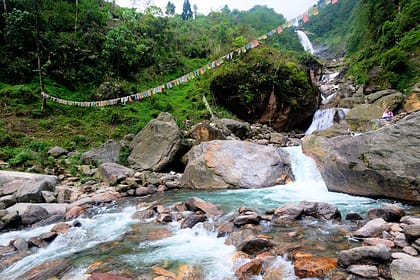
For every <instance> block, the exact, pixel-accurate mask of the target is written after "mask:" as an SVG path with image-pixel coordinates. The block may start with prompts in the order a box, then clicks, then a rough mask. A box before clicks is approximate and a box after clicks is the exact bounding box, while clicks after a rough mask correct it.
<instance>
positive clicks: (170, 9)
mask: <svg viewBox="0 0 420 280" xmlns="http://www.w3.org/2000/svg"><path fill="white" fill-rule="evenodd" d="M165 14H166V15H168V16H173V15H174V14H175V4H174V3H172V2H171V1H168V4H167V5H166V11H165Z"/></svg>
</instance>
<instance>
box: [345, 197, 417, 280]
mask: <svg viewBox="0 0 420 280" xmlns="http://www.w3.org/2000/svg"><path fill="white" fill-rule="evenodd" d="M368 216H369V219H370V220H369V221H368V222H367V223H365V224H364V225H363V226H362V227H361V228H359V229H358V230H356V231H355V232H354V233H353V234H352V238H355V239H357V240H360V241H363V246H360V247H355V248H352V249H349V250H343V251H341V252H340V253H339V256H338V263H339V265H340V266H341V267H343V268H346V270H347V272H349V273H351V274H353V275H356V276H358V277H363V278H368V279H371V278H375V279H377V278H382V279H393V280H405V279H416V278H417V277H418V275H419V273H420V258H419V253H420V218H419V217H416V216H406V215H405V212H404V210H403V209H402V208H400V207H398V206H397V205H390V204H383V205H382V206H381V208H379V209H371V210H370V211H369V212H368Z"/></svg>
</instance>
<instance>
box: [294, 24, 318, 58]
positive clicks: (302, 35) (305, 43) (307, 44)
mask: <svg viewBox="0 0 420 280" xmlns="http://www.w3.org/2000/svg"><path fill="white" fill-rule="evenodd" d="M296 32H297V35H298V37H299V41H300V43H301V44H302V46H303V48H304V49H305V51H309V52H310V53H311V54H314V53H315V51H314V47H313V46H312V43H311V41H310V40H309V38H308V36H307V35H306V33H305V32H303V31H301V30H297V31H296Z"/></svg>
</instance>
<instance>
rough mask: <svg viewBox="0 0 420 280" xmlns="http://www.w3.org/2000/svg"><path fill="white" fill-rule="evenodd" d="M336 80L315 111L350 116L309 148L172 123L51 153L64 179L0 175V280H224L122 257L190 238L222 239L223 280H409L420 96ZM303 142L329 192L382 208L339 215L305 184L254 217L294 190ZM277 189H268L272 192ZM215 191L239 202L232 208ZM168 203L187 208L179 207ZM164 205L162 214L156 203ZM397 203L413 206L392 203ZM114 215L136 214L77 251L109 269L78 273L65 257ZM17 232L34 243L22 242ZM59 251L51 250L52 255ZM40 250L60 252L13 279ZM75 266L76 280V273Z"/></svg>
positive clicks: (233, 126)
mask: <svg viewBox="0 0 420 280" xmlns="http://www.w3.org/2000/svg"><path fill="white" fill-rule="evenodd" d="M341 78H342V76H340V75H337V76H335V77H334V81H332V80H330V79H325V80H323V81H322V84H321V85H320V87H321V90H323V94H324V102H323V103H324V104H323V106H322V108H345V109H348V110H349V112H348V113H347V115H346V116H345V117H344V118H343V117H337V118H336V119H335V121H334V124H333V126H332V127H331V128H329V129H326V130H324V131H322V132H319V131H315V132H314V133H312V134H311V135H307V136H305V137H303V136H304V135H303V134H299V133H287V134H286V133H277V132H275V131H274V130H272V129H271V128H270V127H268V126H263V125H250V124H248V123H244V122H240V121H236V120H230V119H214V120H212V121H204V122H202V123H200V124H197V125H194V126H193V127H187V128H188V131H182V130H181V129H180V128H179V127H178V126H177V124H176V122H175V120H174V118H173V117H172V116H171V115H170V114H168V113H162V114H160V115H159V116H158V117H157V119H155V120H153V121H151V122H150V123H149V124H148V125H147V126H146V127H145V128H144V129H143V130H142V131H140V132H139V133H138V134H137V135H127V136H126V137H125V138H124V139H122V140H121V141H115V140H109V141H108V142H106V143H104V144H103V145H102V146H101V147H98V148H97V149H94V150H92V151H89V152H86V153H84V154H77V153H76V154H75V153H74V152H69V151H66V150H65V149H63V148H61V147H53V148H51V149H50V150H49V152H48V153H49V155H50V156H51V157H54V158H56V161H57V162H60V163H62V167H58V168H55V169H45V170H39V169H37V168H36V167H34V168H33V169H32V171H38V172H42V173H45V174H50V175H40V174H35V173H34V172H13V171H0V209H1V210H0V229H1V230H2V236H1V237H2V240H3V243H2V244H1V246H0V270H1V272H0V276H1V277H6V278H7V279H11V278H10V277H12V279H13V277H15V275H19V276H16V277H18V278H16V279H48V278H51V277H58V278H60V279H160V280H161V279H221V278H218V275H217V272H214V271H212V270H214V269H212V268H209V267H207V266H208V265H206V262H204V263H200V264H197V263H195V262H194V261H190V262H186V263H177V262H174V263H171V265H168V264H167V262H166V261H162V260H156V261H154V262H153V264H147V265H144V266H140V267H136V268H133V267H132V264H127V263H125V262H121V259H120V258H119V257H118V256H119V255H121V256H125V255H126V254H127V251H130V250H133V251H134V252H137V251H136V250H140V249H139V248H138V244H143V242H150V241H152V240H167V239H170V238H171V237H173V236H176V235H178V234H179V232H180V231H182V230H188V229H191V230H193V232H192V234H193V235H192V236H190V237H189V242H190V241H191V242H192V240H194V238H195V237H196V236H201V235H202V234H204V235H205V236H207V235H210V236H211V240H212V241H214V240H219V241H221V242H219V244H218V246H219V247H217V248H218V250H224V249H225V248H230V249H228V253H226V255H224V254H222V255H221V256H218V258H221V261H220V262H222V263H226V264H228V266H229V268H228V272H227V273H225V274H223V275H225V276H224V277H223V279H255V277H257V276H258V277H259V278H258V279H265V280H267V279H295V278H309V277H315V278H324V279H325V278H326V279H335V280H338V279H404V280H405V279H416V277H417V275H418V274H419V273H420V259H419V257H418V254H419V252H420V218H419V216H418V214H419V211H417V210H416V209H417V208H416V207H415V206H413V205H415V204H416V203H418V202H419V201H420V199H419V197H420V194H419V182H418V181H419V178H418V174H417V172H418V170H419V168H420V167H419V163H420V160H419V159H420V155H419V151H418V149H416V147H417V146H418V143H419V142H418V141H419V139H420V136H419V135H418V133H419V131H420V129H419V127H418V124H419V123H420V121H419V117H420V111H419V109H420V108H419V104H420V102H419V100H420V98H419V93H420V91H419V90H418V88H419V86H418V85H417V86H416V87H414V88H413V90H412V92H411V93H410V94H409V95H408V96H407V97H406V98H404V97H402V95H401V94H400V93H398V92H395V91H392V90H388V91H382V92H381V91H376V92H370V91H369V90H366V89H364V88H358V87H357V86H354V85H353V84H352V83H349V82H347V81H342V82H339V81H338V82H337V79H341ZM332 83H334V84H332ZM322 86H323V87H324V88H322ZM384 106H387V107H390V106H391V107H392V110H393V111H394V112H395V113H396V115H397V116H396V117H395V118H394V119H393V120H391V121H389V122H388V121H383V120H381V119H380V118H381V116H380V114H381V113H382V111H383V109H384V108H383V107H384ZM337 112H338V110H337ZM302 137H303V140H302ZM302 143H303V149H304V151H305V153H307V154H308V155H310V156H311V157H313V158H314V160H315V161H316V163H317V165H318V168H319V170H320V172H321V175H322V177H323V178H324V180H325V183H326V187H327V188H329V189H330V190H333V191H339V192H346V193H349V194H353V195H362V196H368V197H372V198H375V199H376V198H385V199H391V201H390V200H387V201H385V202H384V201H375V204H377V206H375V207H371V208H369V209H366V211H363V212H361V213H358V212H357V211H351V209H350V210H349V209H347V210H346V213H344V214H343V213H341V211H340V210H339V207H340V206H342V205H340V203H338V205H335V204H334V203H331V202H324V201H319V200H318V196H319V191H318V190H317V189H316V188H315V186H311V187H312V190H311V188H308V190H306V189H305V191H304V192H307V193H306V196H305V197H308V196H309V198H310V199H308V200H302V201H299V200H297V197H293V198H292V199H290V200H292V201H290V200H289V201H287V200H285V201H283V202H282V203H280V205H276V206H274V207H270V208H269V209H267V208H266V207H264V206H265V205H259V203H260V201H264V199H266V197H267V196H268V193H269V194H270V195H278V194H279V193H282V192H286V193H287V192H291V193H293V192H299V188H297V187H296V188H295V189H293V188H294V187H295V186H293V187H292V188H291V187H290V185H291V184H293V182H294V181H295V180H296V178H297V177H298V175H297V174H296V172H297V170H293V166H292V162H293V159H292V158H291V156H290V154H288V153H285V152H284V151H283V147H298V146H300V145H301V144H302ZM124 149H126V150H129V151H130V154H129V156H128V158H127V164H126V166H123V165H121V164H119V163H118V162H119V160H120V158H121V155H122V153H123V150H124ZM74 159H80V164H77V165H74V163H73V162H74ZM2 166H3V167H7V163H3V164H2ZM70 170H71V171H72V172H70ZM171 170H174V171H171ZM75 171H76V172H75ZM299 176H300V175H299ZM305 176H307V175H306V174H304V175H303V177H305ZM310 184H313V182H310ZM273 186H276V189H270V188H273ZM266 188H269V189H270V190H269V191H268V193H264V191H261V192H258V195H259V196H258V198H259V200H254V199H253V198H252V197H253V196H254V195H255V194H256V192H257V191H256V190H263V189H266ZM244 189H246V190H248V191H253V190H255V191H254V192H253V193H250V195H249V196H246V197H244V198H242V199H241V200H240V203H239V204H238V203H237V202H236V199H237V196H241V195H243V193H242V192H241V190H244ZM221 190H240V192H238V193H235V196H230V195H229V194H230V193H226V192H225V193H224V192H221ZM273 190H274V191H273ZM314 190H315V191H314ZM215 191H217V192H216V193H215ZM311 191H314V192H311ZM209 193H210V194H211V193H213V194H214V196H213V199H214V200H215V201H217V199H215V198H214V197H218V198H219V197H223V196H227V197H228V198H229V199H230V202H229V203H231V204H232V205H235V206H236V207H237V208H236V209H233V210H232V209H229V211H226V210H225V209H223V208H222V207H221V206H220V205H218V204H217V203H213V202H211V201H207V200H204V199H201V198H199V197H197V195H198V194H200V195H201V194H209ZM189 194H191V195H189ZM312 194H313V195H312ZM178 196H179V197H182V198H183V199H182V200H176V198H177V197H178ZM169 197H170V198H171V203H165V201H166V200H167V199H168V198H169ZM394 199H396V200H398V201H401V202H410V203H413V204H411V205H409V204H398V203H391V202H392V200H394ZM356 201H359V200H357V199H356ZM124 203H125V204H129V205H131V208H130V209H132V210H130V211H128V212H124V210H122V209H120V208H118V209H119V211H120V212H119V213H118V214H116V216H115V217H114V219H115V220H113V221H112V222H110V223H109V224H106V223H105V226H104V228H105V229H106V228H109V231H110V236H109V237H108V235H107V234H106V233H105V232H106V230H105V232H102V233H101V234H103V236H102V237H104V236H106V237H104V238H103V239H102V238H101V236H97V237H95V238H96V239H99V241H93V240H90V241H89V242H92V244H95V246H94V248H95V249H91V248H90V247H89V246H88V247H83V246H82V248H83V249H78V250H80V251H83V252H85V251H87V253H86V254H87V255H88V256H101V255H102V253H100V252H106V255H107V257H104V258H99V259H90V258H89V257H88V256H83V258H82V259H85V260H86V261H85V263H83V265H81V264H80V262H83V261H80V260H79V261H78V260H77V257H75V256H76V255H77V254H79V253H78V251H77V250H76V251H75V253H74V254H72V253H71V252H72V251H71V249H69V248H72V244H74V243H77V242H75V240H77V239H79V238H80V239H81V240H84V237H85V236H86V235H89V233H88V232H89V231H88V230H87V228H86V227H88V226H90V231H93V232H94V231H95V230H94V228H95V226H94V225H93V226H92V224H91V223H96V222H97V219H98V217H99V216H100V213H102V212H104V213H105V212H107V211H111V212H112V211H115V210H113V209H115V207H116V205H118V204H124ZM360 203H362V202H360ZM369 203H370V202H369ZM341 204H342V203H341ZM133 205H135V207H134V206H133ZM226 205H227V204H226ZM256 205H258V207H256ZM351 207H355V208H357V207H356V206H354V205H353V206H351ZM134 208H135V209H134ZM92 219H93V220H92ZM92 221H93V222H92ZM119 222H123V226H122V228H121V232H120V233H118V234H115V235H113V234H112V231H111V229H113V228H118V225H119ZM174 228H176V230H174ZM25 229H26V231H25ZM29 229H31V230H29ZM37 229H39V230H40V233H39V234H37ZM16 230H18V231H16ZM22 230H24V232H30V234H29V235H28V234H27V233H25V234H26V235H25V234H24V235H23V236H24V237H22V235H21V234H20V233H21V232H22ZM98 230H99V228H98ZM14 232H16V235H14ZM202 232H204V233H202ZM18 233H19V234H18ZM76 233H78V234H82V233H83V234H84V235H74V234H76ZM25 236H27V237H25ZM75 236H77V237H75ZM206 240H207V242H209V239H206ZM70 241H71V242H73V243H71V242H70ZM127 242H130V243H127ZM220 243H221V244H220ZM60 244H66V245H65V246H62V247H60ZM55 246H58V247H57V248H60V249H57V250H54V248H56V247H55ZM199 246H200V245H198V247H199ZM202 246H203V248H202V250H207V249H206V248H205V246H204V244H202ZM196 247H197V246H196ZM156 248H159V246H157V247H156ZM222 248H223V249H222ZM43 250H44V251H43ZM48 250H51V252H57V251H60V250H61V251H63V252H61V253H63V254H62V255H60V254H58V255H59V256H61V257H59V256H57V257H56V258H51V259H49V258H46V259H45V261H42V262H40V263H39V264H38V265H35V266H34V265H23V267H24V269H23V268H22V269H20V268H19V267H17V268H16V266H15V265H16V264H21V263H25V260H31V258H37V256H38V254H40V253H42V252H48ZM67 250H70V252H69V253H65V251H67ZM89 250H93V251H89ZM216 251H217V250H216ZM149 253H150V254H153V251H151V252H149ZM104 254H105V253H104ZM150 254H149V255H150ZM185 254H188V253H185ZM147 256H148V255H147V254H146V255H145V257H147ZM131 258H133V256H131ZM179 258H180V259H182V257H179ZM28 262H30V261H28ZM137 262H140V261H138V260H137ZM76 264H77V266H78V267H79V269H80V267H83V269H82V270H81V271H78V272H75V268H74V266H76ZM209 270H210V271H209ZM209 275H211V276H209ZM253 277H254V278H253Z"/></svg>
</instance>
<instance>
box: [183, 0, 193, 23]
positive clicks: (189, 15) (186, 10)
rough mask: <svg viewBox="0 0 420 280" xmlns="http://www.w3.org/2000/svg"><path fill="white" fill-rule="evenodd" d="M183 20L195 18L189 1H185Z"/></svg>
mask: <svg viewBox="0 0 420 280" xmlns="http://www.w3.org/2000/svg"><path fill="white" fill-rule="evenodd" d="M181 17H182V19H183V20H188V19H191V18H192V17H193V12H192V10H191V4H190V1H189V0H185V1H184V5H183V7H182V15H181Z"/></svg>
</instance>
